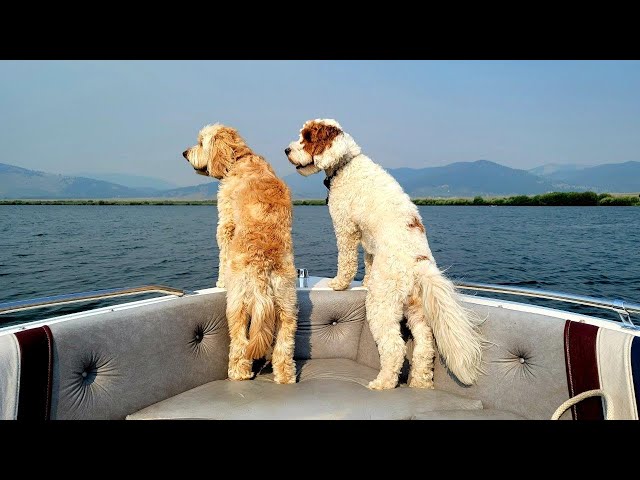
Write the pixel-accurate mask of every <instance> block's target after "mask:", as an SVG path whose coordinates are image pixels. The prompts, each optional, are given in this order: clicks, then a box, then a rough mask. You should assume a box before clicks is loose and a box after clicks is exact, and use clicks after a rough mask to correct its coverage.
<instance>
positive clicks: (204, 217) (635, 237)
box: [0, 205, 640, 325]
mask: <svg viewBox="0 0 640 480" xmlns="http://www.w3.org/2000/svg"><path fill="white" fill-rule="evenodd" d="M419 208H420V213H421V215H422V217H423V220H424V224H425V226H426V228H427V234H428V238H429V244H430V246H431V249H432V251H433V254H434V256H435V258H436V261H437V262H438V265H439V266H440V267H441V268H446V269H447V274H448V275H449V276H450V277H451V278H452V279H454V280H462V281H469V282H484V283H500V284H504V285H517V286H526V287H530V288H543V289H549V290H559V291H563V292H570V293H577V294H582V295H593V296H601V297H607V298H621V299H625V300H628V301H635V302H639V303H640V208H635V207H606V208H605V207H496V208H491V207H448V206H447V207H419ZM216 222H217V215H216V208H215V207H214V206H205V205H203V206H108V205H101V206H89V205H87V206H84V205H78V206H50V205H47V206H43V205H33V206H0V287H1V288H0V302H3V301H9V300H21V299H28V298H34V297H40V296H49V295H56V294H64V293H73V292H83V291H87V290H97V289H107V288H116V287H128V286H137V285H144V284H164V285H169V286H173V287H177V288H184V289H199V288H206V287H211V286H214V284H215V278H216V277H217V274H218V248H217V245H216V240H215V229H216ZM293 240H294V249H295V259H296V266H297V267H305V268H307V269H309V272H310V274H311V275H316V276H326V277H333V276H334V275H335V272H336V261H337V249H336V242H335V235H334V232H333V225H332V223H331V218H330V217H329V212H328V210H327V208H326V207H318V206H313V207H312V206H309V207H304V206H299V207H295V210H294V227H293ZM363 269H364V266H363V263H362V257H361V258H360V268H359V270H358V275H357V277H356V279H358V280H360V279H361V278H362V275H363ZM504 298H507V297H504ZM509 299H510V300H517V301H526V302H532V303H533V302H535V303H538V304H542V305H547V306H553V307H556V308H563V309H567V310H572V311H578V312H581V313H592V314H594V313H595V314H597V315H600V316H606V313H604V312H602V311H592V310H588V309H586V308H582V307H576V306H571V305H569V304H553V303H551V302H542V303H541V302H540V301H536V300H527V299H520V298H518V297H510V298H509ZM123 301H128V300H127V299H126V298H125V299H119V300H118V299H117V300H114V301H110V302H109V303H107V302H104V301H103V302H92V303H90V304H84V305H83V306H81V307H80V306H63V307H57V308H55V309H49V310H43V311H39V312H38V311H33V312H24V313H20V314H11V315H3V316H0V325H1V324H7V323H17V322H22V321H26V320H31V319H35V318H46V317H48V316H51V315H53V314H60V313H67V312H70V311H73V310H78V309H82V308H86V306H87V305H89V306H92V307H93V306H104V305H107V304H112V303H119V302H123Z"/></svg>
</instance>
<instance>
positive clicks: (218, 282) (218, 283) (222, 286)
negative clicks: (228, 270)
mask: <svg viewBox="0 0 640 480" xmlns="http://www.w3.org/2000/svg"><path fill="white" fill-rule="evenodd" d="M216 287H218V288H225V286H224V281H222V280H218V281H216Z"/></svg>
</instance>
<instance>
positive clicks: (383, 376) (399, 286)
mask: <svg viewBox="0 0 640 480" xmlns="http://www.w3.org/2000/svg"><path fill="white" fill-rule="evenodd" d="M372 273H373V275H374V276H373V277H372V278H371V282H370V286H369V291H368V292H367V297H366V301H365V303H366V311H367V320H368V322H369V328H370V329H371V334H372V335H373V339H374V340H375V341H376V344H377V345H378V352H379V353H380V373H379V374H378V376H377V378H376V379H375V380H373V381H372V382H370V383H369V388H371V389H373V390H383V389H388V388H395V386H396V384H397V383H398V375H399V374H400V369H401V368H402V364H403V363H404V357H405V352H406V345H405V342H404V340H403V339H402V334H401V333H400V322H401V321H402V310H403V304H404V299H406V297H407V295H408V293H409V292H408V291H407V290H408V285H406V283H407V282H406V279H405V278H403V277H397V278H387V279H386V280H382V279H381V278H376V275H375V273H376V272H372Z"/></svg>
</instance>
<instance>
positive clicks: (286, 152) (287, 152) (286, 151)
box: [284, 147, 291, 155]
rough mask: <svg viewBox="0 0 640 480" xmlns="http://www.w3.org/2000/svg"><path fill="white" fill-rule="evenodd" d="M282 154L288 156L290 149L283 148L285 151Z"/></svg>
mask: <svg viewBox="0 0 640 480" xmlns="http://www.w3.org/2000/svg"><path fill="white" fill-rule="evenodd" d="M284 153H285V154H286V155H289V154H290V153H291V149H290V148H289V147H287V148H285V149H284Z"/></svg>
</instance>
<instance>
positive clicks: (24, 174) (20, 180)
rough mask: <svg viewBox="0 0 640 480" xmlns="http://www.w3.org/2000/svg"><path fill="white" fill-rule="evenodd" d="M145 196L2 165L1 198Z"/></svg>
mask: <svg viewBox="0 0 640 480" xmlns="http://www.w3.org/2000/svg"><path fill="white" fill-rule="evenodd" d="M141 196H145V195H144V194H143V193H142V192H140V191H138V190H136V189H133V188H128V187H124V186H122V185H118V184H116V183H111V182H104V181H101V180H94V179H91V178H84V177H69V176H65V175H54V174H52V173H45V172H38V171H35V170H29V169H26V168H21V167H16V166H13V165H7V164H5V163H0V198H133V197H141Z"/></svg>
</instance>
